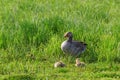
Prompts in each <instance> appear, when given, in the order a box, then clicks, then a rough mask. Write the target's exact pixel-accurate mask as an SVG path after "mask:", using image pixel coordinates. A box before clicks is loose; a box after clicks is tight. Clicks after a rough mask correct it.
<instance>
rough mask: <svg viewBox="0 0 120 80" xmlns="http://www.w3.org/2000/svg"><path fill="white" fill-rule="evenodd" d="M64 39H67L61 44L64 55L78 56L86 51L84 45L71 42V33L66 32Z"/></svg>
mask: <svg viewBox="0 0 120 80" xmlns="http://www.w3.org/2000/svg"><path fill="white" fill-rule="evenodd" d="M64 37H66V38H68V39H67V40H65V41H64V42H63V43H62V44H61V49H62V51H63V52H64V53H68V54H70V55H72V56H78V55H79V54H81V53H82V52H84V51H85V49H86V45H87V44H86V43H84V42H79V41H74V40H72V38H73V35H72V32H66V33H65V34H64Z"/></svg>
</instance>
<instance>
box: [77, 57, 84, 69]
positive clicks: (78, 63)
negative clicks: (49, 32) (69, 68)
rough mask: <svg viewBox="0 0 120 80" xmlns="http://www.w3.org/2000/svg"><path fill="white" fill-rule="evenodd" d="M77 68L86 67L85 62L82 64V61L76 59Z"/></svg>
mask: <svg viewBox="0 0 120 80" xmlns="http://www.w3.org/2000/svg"><path fill="white" fill-rule="evenodd" d="M75 66H76V67H84V66H85V63H84V62H80V59H79V58H77V59H76V64H75Z"/></svg>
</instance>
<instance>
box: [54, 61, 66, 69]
mask: <svg viewBox="0 0 120 80" xmlns="http://www.w3.org/2000/svg"><path fill="white" fill-rule="evenodd" d="M54 67H55V68H57V67H65V64H64V63H63V62H62V61H59V62H56V63H55V64H54Z"/></svg>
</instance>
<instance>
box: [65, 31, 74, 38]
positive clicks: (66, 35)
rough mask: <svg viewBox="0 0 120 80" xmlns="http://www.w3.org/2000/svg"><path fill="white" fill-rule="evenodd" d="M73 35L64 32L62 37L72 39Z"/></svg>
mask: <svg viewBox="0 0 120 80" xmlns="http://www.w3.org/2000/svg"><path fill="white" fill-rule="evenodd" d="M72 36H73V35H72V32H66V33H65V34H64V37H65V38H70V37H72Z"/></svg>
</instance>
